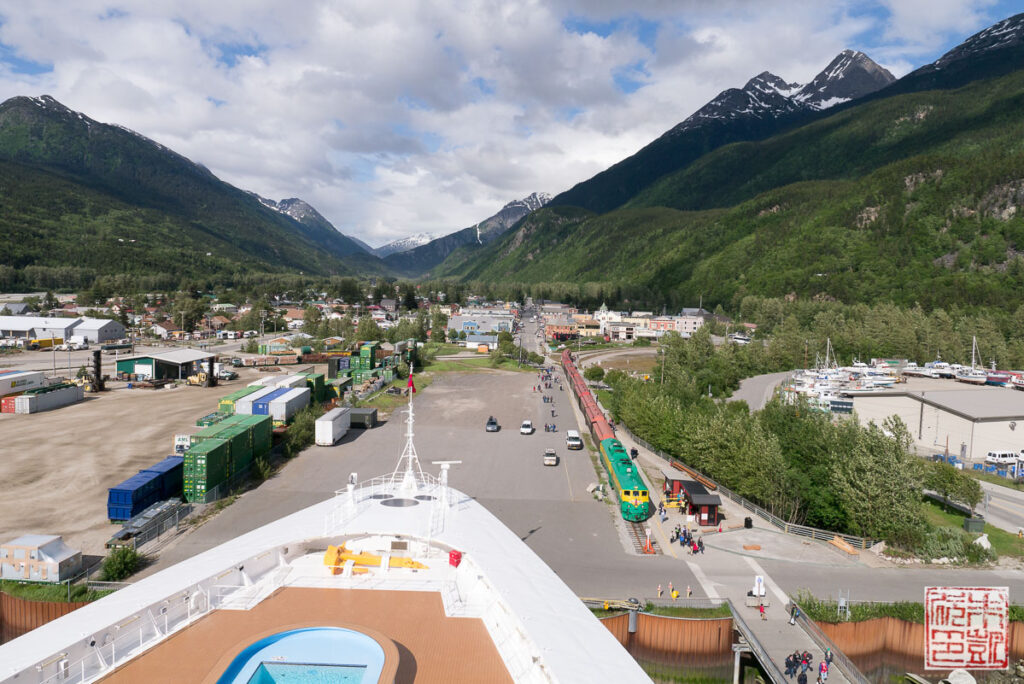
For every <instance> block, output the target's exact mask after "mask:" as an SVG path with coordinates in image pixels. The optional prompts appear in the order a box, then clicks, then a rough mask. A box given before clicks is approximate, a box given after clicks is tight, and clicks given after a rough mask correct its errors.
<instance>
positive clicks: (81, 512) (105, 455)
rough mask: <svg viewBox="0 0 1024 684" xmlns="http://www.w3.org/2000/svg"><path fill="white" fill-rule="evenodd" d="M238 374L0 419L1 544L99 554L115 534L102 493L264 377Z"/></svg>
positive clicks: (113, 394) (154, 460)
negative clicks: (55, 537) (48, 545)
mask: <svg viewBox="0 0 1024 684" xmlns="http://www.w3.org/2000/svg"><path fill="white" fill-rule="evenodd" d="M239 370H240V371H241V373H240V374H239V378H238V379H237V380H234V381H231V382H226V383H221V384H220V385H218V386H217V387H209V388H207V387H184V386H183V387H178V388H175V389H166V388H165V389H160V390H143V389H131V390H129V389H114V390H112V391H108V392H103V393H101V394H88V395H86V398H85V400H84V401H81V402H79V403H77V404H73V405H71V406H65V407H63V408H61V409H60V410H56V411H46V412H43V413H38V414H35V415H19V414H9V413H4V414H0V431H2V432H3V434H4V447H3V453H4V458H3V459H2V460H0V479H2V480H3V482H4V483H5V484H6V486H7V490H6V491H7V492H8V496H6V497H4V498H3V499H2V500H0V539H8V538H14V537H17V536H19V535H20V534H23V533H26V532H34V531H38V530H45V531H51V532H53V533H55V534H62V535H64V540H65V542H67V543H68V544H69V545H71V546H72V547H74V548H80V549H82V551H83V552H84V553H87V554H102V553H104V547H103V545H104V543H105V542H106V541H107V540H108V539H109V538H110V536H111V535H112V534H113V533H114V532H115V531H116V529H117V528H116V527H115V526H113V525H111V524H110V522H109V521H108V519H107V507H106V502H107V488H109V487H113V486H115V485H117V484H118V483H120V482H122V481H124V480H125V479H126V478H128V477H130V476H132V475H135V474H136V473H137V472H138V471H139V470H142V469H144V468H149V467H151V466H152V465H153V464H155V463H157V462H159V461H161V460H162V459H164V458H165V457H167V456H168V455H169V454H171V453H173V450H174V435H176V434H183V433H196V432H199V431H200V429H201V428H199V427H197V426H196V420H197V419H198V418H200V417H202V416H203V415H205V414H208V413H210V411H212V410H215V409H216V408H217V406H218V401H219V400H220V399H221V398H222V397H223V396H225V395H227V394H229V393H231V392H232V391H235V390H238V389H241V388H243V387H245V386H246V384H247V383H249V382H252V381H254V380H256V379H258V378H259V377H263V376H262V374H259V373H257V372H256V371H255V370H253V369H249V368H243V369H239ZM278 375H281V374H280V373H279V374H278ZM114 386H115V387H117V386H118V385H116V384H115V385H114Z"/></svg>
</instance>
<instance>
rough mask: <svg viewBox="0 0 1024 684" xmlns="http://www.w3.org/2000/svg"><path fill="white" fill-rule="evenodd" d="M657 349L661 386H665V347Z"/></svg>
mask: <svg viewBox="0 0 1024 684" xmlns="http://www.w3.org/2000/svg"><path fill="white" fill-rule="evenodd" d="M659 351H661V386H662V387H664V386H665V359H666V356H665V348H664V347H662V348H661V349H660V350H659Z"/></svg>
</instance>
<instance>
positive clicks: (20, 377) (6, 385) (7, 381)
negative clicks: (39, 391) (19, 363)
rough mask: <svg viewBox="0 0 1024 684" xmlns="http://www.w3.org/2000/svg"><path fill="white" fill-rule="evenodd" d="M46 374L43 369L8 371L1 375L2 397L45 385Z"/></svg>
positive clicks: (0, 395)
mask: <svg viewBox="0 0 1024 684" xmlns="http://www.w3.org/2000/svg"><path fill="white" fill-rule="evenodd" d="M45 384H46V376H45V375H44V374H43V373H42V372H41V371H8V372H5V373H3V374H2V375H0V397H3V396H7V395H8V394H14V393H16V392H24V391H25V390H30V389H35V388H37V387H43V386H44V385H45Z"/></svg>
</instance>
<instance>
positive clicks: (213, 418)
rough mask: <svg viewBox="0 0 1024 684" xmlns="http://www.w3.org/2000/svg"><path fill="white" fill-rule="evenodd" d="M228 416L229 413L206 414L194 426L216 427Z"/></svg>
mask: <svg viewBox="0 0 1024 684" xmlns="http://www.w3.org/2000/svg"><path fill="white" fill-rule="evenodd" d="M230 415H231V414H230V413H222V412H220V411H217V412H216V413H207V414H206V415H205V416H203V417H202V418H200V419H199V420H197V421H196V426H197V427H204V428H205V427H210V426H211V425H216V424H217V423H219V422H220V421H222V420H224V419H225V418H227V417H228V416H230Z"/></svg>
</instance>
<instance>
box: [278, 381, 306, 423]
mask: <svg viewBox="0 0 1024 684" xmlns="http://www.w3.org/2000/svg"><path fill="white" fill-rule="evenodd" d="M303 381H305V378H303ZM309 397H310V391H309V388H308V387H297V388H295V389H290V390H286V391H285V393H284V394H282V395H281V396H279V397H276V398H275V399H274V400H273V401H271V402H270V406H269V414H270V417H271V418H273V420H274V423H277V424H283V423H290V422H291V420H292V418H294V417H295V414H296V413H298V412H299V411H301V410H302V409H304V408H306V407H307V406H309Z"/></svg>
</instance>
